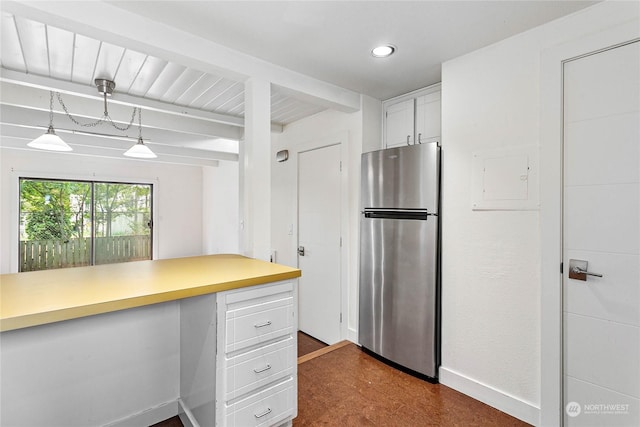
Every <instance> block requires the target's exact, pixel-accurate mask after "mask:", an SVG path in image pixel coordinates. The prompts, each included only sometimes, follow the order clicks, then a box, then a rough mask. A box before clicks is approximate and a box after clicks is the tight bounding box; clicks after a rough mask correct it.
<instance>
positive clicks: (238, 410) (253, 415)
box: [225, 378, 296, 427]
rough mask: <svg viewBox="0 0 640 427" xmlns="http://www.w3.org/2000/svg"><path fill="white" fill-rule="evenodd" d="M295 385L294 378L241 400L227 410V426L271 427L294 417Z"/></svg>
mask: <svg viewBox="0 0 640 427" xmlns="http://www.w3.org/2000/svg"><path fill="white" fill-rule="evenodd" d="M295 399H296V390H295V384H294V381H293V379H292V378H290V379H288V380H287V381H284V382H282V383H279V384H277V385H275V386H273V387H270V388H268V389H265V390H263V391H261V392H260V393H257V394H255V395H252V396H250V397H248V398H246V399H243V400H240V401H238V402H236V403H234V404H233V405H231V406H229V407H228V408H227V411H226V412H227V415H226V416H225V425H227V426H243V427H257V426H271V425H276V424H277V423H280V422H282V421H284V420H285V419H287V418H289V417H293V415H294V414H293V412H294V404H293V403H294V400H295Z"/></svg>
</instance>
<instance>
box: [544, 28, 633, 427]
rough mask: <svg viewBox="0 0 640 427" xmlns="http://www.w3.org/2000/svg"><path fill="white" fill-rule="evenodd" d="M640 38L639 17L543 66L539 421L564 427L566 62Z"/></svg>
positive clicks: (560, 50)
mask: <svg viewBox="0 0 640 427" xmlns="http://www.w3.org/2000/svg"><path fill="white" fill-rule="evenodd" d="M639 39H640V25H639V20H638V19H637V18H636V19H633V20H631V21H628V22H626V23H624V24H621V25H619V26H616V27H613V28H609V29H606V30H604V31H600V32H596V33H591V34H589V35H588V36H585V37H583V38H580V39H577V40H574V41H571V42H568V43H565V44H562V45H559V46H557V47H553V48H550V49H546V50H543V51H542V54H541V64H540V164H541V169H543V170H544V173H541V174H540V191H541V194H540V195H541V208H540V229H541V240H540V244H541V268H542V271H541V289H540V308H541V312H540V364H541V366H540V419H539V422H538V425H542V426H547V425H557V426H562V425H563V422H564V404H563V332H562V331H563V319H562V310H563V303H562V287H563V277H562V274H561V272H560V263H561V262H562V239H563V237H562V231H563V224H562V222H563V220H562V218H563V185H564V182H563V162H564V154H563V145H564V138H563V131H564V128H563V123H564V117H563V64H564V63H565V62H567V61H570V60H573V59H577V58H579V57H581V56H586V55H591V54H595V53H598V52H600V51H604V50H608V49H611V48H615V47H620V46H623V45H625V44H628V43H631V42H633V41H634V40H639Z"/></svg>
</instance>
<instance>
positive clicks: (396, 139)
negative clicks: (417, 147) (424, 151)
mask: <svg viewBox="0 0 640 427" xmlns="http://www.w3.org/2000/svg"><path fill="white" fill-rule="evenodd" d="M414 101H415V100H414V99H408V100H406V101H402V102H398V103H397V104H393V105H390V106H389V107H388V108H387V109H386V111H385V135H384V136H385V146H386V148H389V147H395V146H398V145H407V142H408V143H409V144H413V143H414V137H413V124H414V118H415V115H414V108H415V107H414Z"/></svg>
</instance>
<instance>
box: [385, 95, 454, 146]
mask: <svg viewBox="0 0 640 427" xmlns="http://www.w3.org/2000/svg"><path fill="white" fill-rule="evenodd" d="M383 114H384V117H383V123H384V125H383V126H384V142H383V146H384V148H391V147H398V146H400V145H413V144H422V143H425V142H434V141H440V115H441V113H440V84H439V83H438V84H435V85H432V86H429V87H427V88H424V89H420V90H418V91H414V92H411V93H408V94H406V95H402V96H399V97H396V98H393V99H389V100H387V101H384V102H383Z"/></svg>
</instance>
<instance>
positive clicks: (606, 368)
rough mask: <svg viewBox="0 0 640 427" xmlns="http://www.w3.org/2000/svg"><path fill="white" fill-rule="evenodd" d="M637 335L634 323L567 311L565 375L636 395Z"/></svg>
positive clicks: (639, 372)
mask: <svg viewBox="0 0 640 427" xmlns="http://www.w3.org/2000/svg"><path fill="white" fill-rule="evenodd" d="M638 334H639V329H638V327H637V326H630V325H625V324H623V323H614V322H609V321H608V320H601V319H596V318H594V317H591V316H583V315H579V314H572V313H567V316H566V318H565V336H566V343H565V344H566V350H565V351H566V357H567V358H568V359H569V360H571V363H569V364H567V369H566V371H565V375H567V376H570V377H574V378H580V379H582V380H583V381H587V382H590V383H593V384H598V385H600V386H602V387H605V388H608V389H611V390H616V391H618V392H620V393H623V394H627V395H629V396H633V397H640V382H639V381H638V378H640V340H639V339H638V338H640V337H639V336H638ZM594 366H595V367H597V369H594ZM621 366H624V367H625V369H620V367H621ZM602 403H606V402H602Z"/></svg>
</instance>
